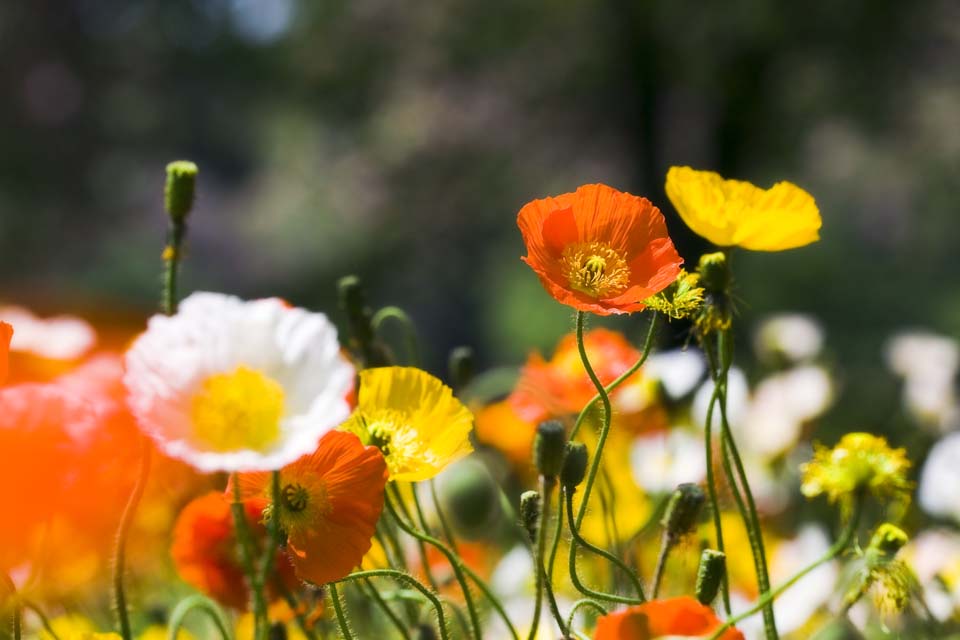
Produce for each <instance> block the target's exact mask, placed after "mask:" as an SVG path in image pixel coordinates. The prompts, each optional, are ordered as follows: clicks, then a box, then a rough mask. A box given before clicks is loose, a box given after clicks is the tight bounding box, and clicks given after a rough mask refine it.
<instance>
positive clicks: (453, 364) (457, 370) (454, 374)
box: [449, 347, 474, 389]
mask: <svg viewBox="0 0 960 640" xmlns="http://www.w3.org/2000/svg"><path fill="white" fill-rule="evenodd" d="M449 368H450V382H451V383H452V385H453V388H454V389H462V388H463V387H465V386H466V385H467V384H469V383H470V381H471V380H472V379H473V373H474V361H473V349H472V348H470V347H456V348H455V349H454V350H453V351H451V352H450V359H449Z"/></svg>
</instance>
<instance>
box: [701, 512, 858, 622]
mask: <svg viewBox="0 0 960 640" xmlns="http://www.w3.org/2000/svg"><path fill="white" fill-rule="evenodd" d="M862 512H863V497H862V496H861V495H855V496H854V504H853V513H852V514H851V516H850V519H849V521H848V522H847V526H846V527H844V530H843V532H842V533H841V534H840V537H839V538H837V541H836V542H834V543H833V545H832V546H831V547H830V548H829V549H827V551H826V553H824V554H823V555H822V556H820V558H818V559H817V560H815V561H814V562H813V563H811V564H809V565H807V566H806V567H804V568H803V569H801V570H800V571H798V572H797V573H795V574H793V576H791V577H790V578H789V579H788V580H787V581H786V582H784V583H783V584H781V585H780V586H778V587H777V588H776V589H774V590H773V591H768V592H767V593H765V594H763V595H761V597H760V598H759V599H758V600H757V602H756V603H755V604H754V605H753V606H752V607H750V608H749V609H747V610H746V611H744V612H743V613H740V614H737V615H736V616H734V617H733V618H730V619H729V620H727V621H726V622H725V623H724V624H723V625H722V626H720V627H719V628H718V629H717V630H716V631H714V632H713V635H712V636H710V639H709V640H717V638H719V637H720V636H721V635H722V634H723V632H724V631H726V630H727V629H729V628H730V627H732V626H734V625H735V624H737V623H738V622H740V621H741V620H744V619H746V618H749V617H750V616H752V615H754V614H755V613H757V612H758V611H760V610H761V609H764V608H765V607H768V606H770V605H771V604H773V601H774V600H775V599H776V598H778V597H779V596H780V594H782V593H783V592H784V591H786V590H787V589H789V588H790V587H792V586H793V585H794V584H796V583H797V581H798V580H800V579H801V578H802V577H804V576H805V575H807V574H808V573H810V572H811V571H813V570H814V569H816V568H817V567H819V566H820V565H822V564H824V563H826V562H829V561H830V560H833V559H834V558H836V557H837V556H838V555H840V554H841V553H842V552H843V550H844V549H846V548H847V547H848V546H850V543H851V542H852V541H853V538H854V536H855V535H856V533H857V526H858V525H859V524H860V516H861V514H862Z"/></svg>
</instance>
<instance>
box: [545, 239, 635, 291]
mask: <svg viewBox="0 0 960 640" xmlns="http://www.w3.org/2000/svg"><path fill="white" fill-rule="evenodd" d="M560 264H561V269H562V273H563V277H564V278H566V279H567V281H568V282H569V283H570V286H571V287H572V288H573V289H575V290H577V291H580V292H581V293H585V294H587V295H588V296H592V297H594V298H613V297H616V296H618V295H619V294H621V293H623V292H624V291H625V290H626V289H627V286H628V285H629V283H630V268H629V266H628V265H627V261H626V260H625V259H624V257H623V256H622V255H620V253H619V252H617V251H616V250H615V249H613V248H612V247H611V246H610V245H608V244H605V243H603V242H578V243H576V244H571V245H568V246H567V247H566V248H565V249H564V250H563V254H562V256H561V258H560Z"/></svg>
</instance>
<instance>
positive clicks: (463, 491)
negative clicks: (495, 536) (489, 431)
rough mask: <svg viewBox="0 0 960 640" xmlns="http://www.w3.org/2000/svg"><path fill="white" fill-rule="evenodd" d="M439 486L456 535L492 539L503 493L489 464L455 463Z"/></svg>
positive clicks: (473, 462) (441, 498)
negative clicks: (491, 474) (487, 466)
mask: <svg viewBox="0 0 960 640" xmlns="http://www.w3.org/2000/svg"><path fill="white" fill-rule="evenodd" d="M440 480H441V482H440V484H439V486H438V487H437V490H438V492H439V497H440V503H441V508H442V509H443V511H444V513H446V514H447V515H448V516H449V517H450V520H451V524H452V525H453V528H454V529H455V530H456V532H457V533H458V534H459V535H461V536H463V537H464V538H466V539H468V540H477V539H481V538H485V537H489V536H490V534H491V533H492V532H493V531H494V530H495V529H496V526H495V525H496V524H497V521H498V518H499V517H500V514H501V511H500V492H499V491H498V488H497V485H496V482H495V481H494V479H493V478H492V477H491V476H490V472H489V471H487V468H486V466H485V465H483V464H482V463H480V462H477V461H476V460H471V459H469V458H468V459H466V460H461V461H459V462H457V463H455V466H453V467H451V468H450V469H449V470H448V471H447V472H446V473H444V475H443V476H441V478H440Z"/></svg>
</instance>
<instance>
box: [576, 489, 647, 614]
mask: <svg viewBox="0 0 960 640" xmlns="http://www.w3.org/2000/svg"><path fill="white" fill-rule="evenodd" d="M564 493H565V494H566V498H567V524H568V526H569V528H570V535H572V536H573V541H572V543H571V545H570V548H571V549H574V550H575V549H576V547H577V545H580V546H582V547H584V548H585V549H587V550H589V551H592V552H593V553H596V554H597V555H600V556H603V557H604V558H606V559H607V560H609V561H610V562H612V563H614V564H616V565H617V566H618V567H620V568H621V569H622V570H623V571H624V572H625V573H626V574H627V575H628V577H629V578H630V581H631V582H633V586H634V588H635V589H636V590H637V595H639V596H640V597H639V598H629V597H626V596H619V595H615V594H611V593H603V592H601V591H594V590H593V589H590V588H589V587H586V586H585V585H584V584H583V583H582V582H581V581H580V576H579V575H578V574H577V555H576V553H575V552H571V553H570V579H571V580H572V581H573V586H575V587H576V588H577V590H578V591H579V592H580V593H582V594H583V595H585V596H587V597H591V598H596V599H598V600H606V601H608V602H619V603H621V604H642V603H643V602H645V601H646V598H645V597H644V595H643V586H641V584H640V580H639V578H637V576H636V575H635V574H634V573H633V572H632V571H630V569H629V568H628V567H627V566H626V565H625V564H624V563H623V561H622V560H620V558H617V557H616V556H614V555H613V554H611V553H609V552H608V551H605V550H604V549H601V548H599V547H595V546H594V545H592V544H590V543H589V542H587V541H586V540H584V539H583V538H582V537H580V532H579V531H577V528H576V527H575V526H574V520H573V493H572V492H571V491H569V490H567V489H564Z"/></svg>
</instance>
